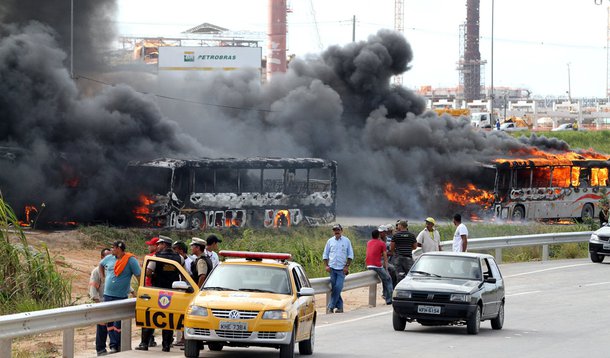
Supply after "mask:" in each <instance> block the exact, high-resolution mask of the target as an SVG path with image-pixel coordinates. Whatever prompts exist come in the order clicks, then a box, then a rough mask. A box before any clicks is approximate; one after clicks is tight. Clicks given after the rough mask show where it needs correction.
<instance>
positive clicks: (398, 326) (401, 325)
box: [392, 311, 407, 331]
mask: <svg viewBox="0 0 610 358" xmlns="http://www.w3.org/2000/svg"><path fill="white" fill-rule="evenodd" d="M392 325H393V326H394V330H395V331H404V330H405V327H406V326H407V319H406V318H404V317H400V315H399V314H398V313H396V311H394V312H393V313H392Z"/></svg>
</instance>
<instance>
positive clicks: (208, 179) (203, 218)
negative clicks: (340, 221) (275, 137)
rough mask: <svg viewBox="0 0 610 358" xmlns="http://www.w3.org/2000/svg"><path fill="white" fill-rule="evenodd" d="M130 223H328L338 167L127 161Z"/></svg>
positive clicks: (296, 161) (300, 162)
mask: <svg viewBox="0 0 610 358" xmlns="http://www.w3.org/2000/svg"><path fill="white" fill-rule="evenodd" d="M127 174H128V178H129V181H130V185H131V189H130V191H131V192H132V193H133V195H135V196H137V199H136V201H137V204H136V205H135V207H134V209H133V210H132V214H133V217H134V218H136V219H137V221H139V222H140V223H142V224H144V225H146V226H157V227H164V228H175V229H188V230H204V229H206V228H207V227H242V226H254V227H288V226H298V225H319V224H324V223H328V222H332V221H334V220H335V207H336V193H337V163H336V162H334V161H331V160H324V159H318V158H259V157H256V158H246V159H235V158H222V159H212V158H204V159H196V160H182V159H171V158H163V159H156V160H151V161H139V162H131V163H129V165H128V169H127Z"/></svg>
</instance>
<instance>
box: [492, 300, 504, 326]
mask: <svg viewBox="0 0 610 358" xmlns="http://www.w3.org/2000/svg"><path fill="white" fill-rule="evenodd" d="M502 326H504V302H502V303H501V304H500V309H499V310H498V315H497V316H496V317H495V318H492V320H491V328H493V329H502Z"/></svg>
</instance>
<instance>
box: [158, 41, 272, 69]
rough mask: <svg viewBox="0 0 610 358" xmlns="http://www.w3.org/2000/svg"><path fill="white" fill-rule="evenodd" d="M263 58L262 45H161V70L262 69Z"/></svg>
mask: <svg viewBox="0 0 610 358" xmlns="http://www.w3.org/2000/svg"><path fill="white" fill-rule="evenodd" d="M261 58H262V48H260V47H196V46H188V47H187V46H180V47H173V46H167V47H159V72H161V71H214V70H224V71H231V70H236V69H238V68H253V69H259V70H260V68H261Z"/></svg>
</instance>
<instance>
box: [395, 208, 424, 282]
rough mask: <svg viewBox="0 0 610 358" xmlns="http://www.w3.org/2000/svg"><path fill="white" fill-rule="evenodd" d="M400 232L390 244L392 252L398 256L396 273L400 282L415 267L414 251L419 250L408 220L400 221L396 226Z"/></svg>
mask: <svg viewBox="0 0 610 358" xmlns="http://www.w3.org/2000/svg"><path fill="white" fill-rule="evenodd" d="M396 229H397V230H398V231H397V232H396V233H394V236H393V237H392V242H391V243H390V251H391V252H392V255H397V256H396V259H395V260H396V261H395V263H396V272H397V279H398V281H400V280H402V279H403V278H405V276H407V273H408V272H409V270H410V269H411V266H413V250H415V249H417V240H416V239H415V235H413V234H412V233H410V232H409V230H408V229H409V224H408V222H407V220H400V221H399V222H398V224H396Z"/></svg>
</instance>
